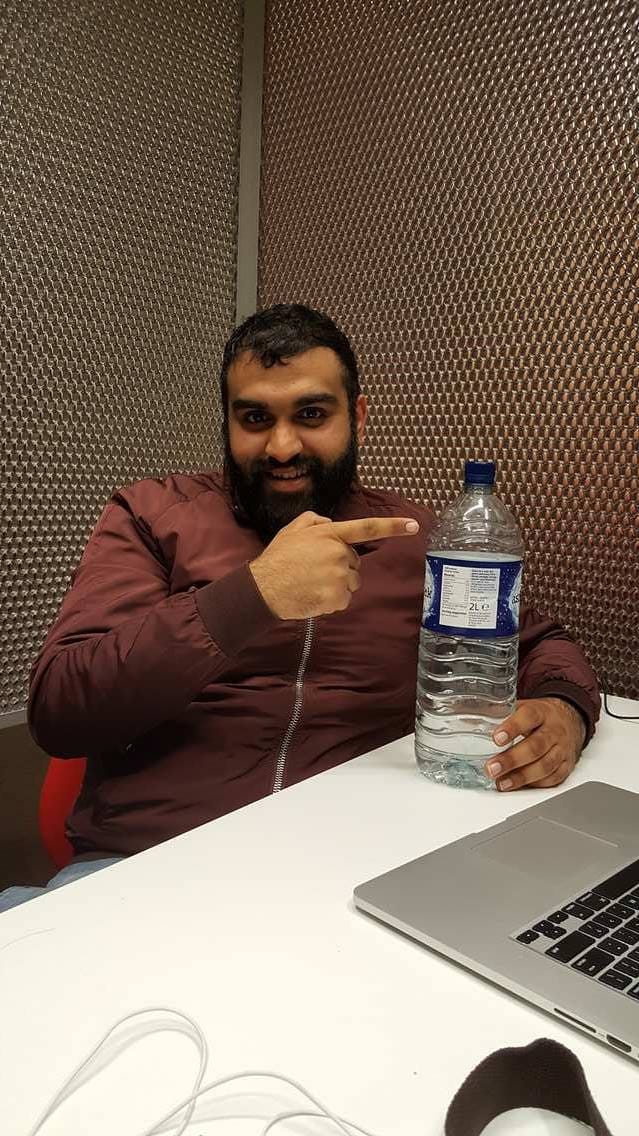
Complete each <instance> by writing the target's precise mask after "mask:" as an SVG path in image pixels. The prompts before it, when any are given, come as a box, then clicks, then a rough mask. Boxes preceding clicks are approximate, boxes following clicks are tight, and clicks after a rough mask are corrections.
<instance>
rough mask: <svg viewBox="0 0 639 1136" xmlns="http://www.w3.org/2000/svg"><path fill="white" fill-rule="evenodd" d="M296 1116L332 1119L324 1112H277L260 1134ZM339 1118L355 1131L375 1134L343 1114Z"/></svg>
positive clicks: (264, 1133) (366, 1135) (367, 1134)
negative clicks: (346, 1118)
mask: <svg viewBox="0 0 639 1136" xmlns="http://www.w3.org/2000/svg"><path fill="white" fill-rule="evenodd" d="M298 1116H315V1117H318V1118H319V1119H320V1120H331V1121H332V1117H330V1116H329V1115H328V1113H326V1112H297V1111H296V1112H279V1113H278V1114H277V1116H274V1117H273V1118H272V1119H271V1120H269V1122H268V1124H267V1125H266V1127H265V1128H263V1129H262V1131H261V1132H260V1136H266V1134H267V1132H270V1131H271V1128H275V1125H276V1124H279V1123H280V1122H281V1121H284V1120H295V1119H296V1118H297V1117H298ZM339 1120H340V1121H341V1122H342V1124H346V1125H347V1126H348V1127H349V1128H354V1129H355V1131H356V1132H361V1133H362V1134H363V1136H375V1134H374V1133H373V1132H369V1131H368V1129H367V1128H360V1126H359V1124H353V1121H352V1120H345V1119H344V1117H343V1116H340V1117H339Z"/></svg>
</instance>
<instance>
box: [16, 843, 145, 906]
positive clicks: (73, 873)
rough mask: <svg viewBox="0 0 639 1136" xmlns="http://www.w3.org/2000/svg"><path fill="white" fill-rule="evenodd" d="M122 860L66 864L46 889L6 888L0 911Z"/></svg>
mask: <svg viewBox="0 0 639 1136" xmlns="http://www.w3.org/2000/svg"><path fill="white" fill-rule="evenodd" d="M124 859H125V857H124V856H110V857H109V858H108V859H106V860H79V861H78V862H77V863H76V864H67V866H66V868H61V870H60V871H59V872H58V873H57V875H55V876H54V877H53V879H51V880H49V882H48V884H47V885H46V887H10V888H7V889H6V891H0V911H9V909H10V908H11V907H19V906H20V904H21V903H27V902H28V901H29V900H30V899H37V897H38V896H39V895H46V894H47V892H48V891H54V890H55V888H60V887H64V885H65V884H72V883H73V882H74V880H81V879H82V877H83V876H90V875H91V874H92V873H93V872H99V871H100V870H101V869H102V868H108V867H109V866H110V865H111V864H118V863H119V862H120V860H124Z"/></svg>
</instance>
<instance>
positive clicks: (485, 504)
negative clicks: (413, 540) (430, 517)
mask: <svg viewBox="0 0 639 1136" xmlns="http://www.w3.org/2000/svg"><path fill="white" fill-rule="evenodd" d="M494 483H495V463H494V462H491V461H468V462H466V466H465V485H464V490H463V493H462V494H461V496H460V497H458V499H457V500H456V501H455V502H454V503H453V504H452V505H451V506H450V507H449V508H448V509H447V510H446V512H445V513H444V515H443V517H442V518H441V520H440V521H439V524H438V525H437V526H436V528H435V529H434V531H433V533H432V536H431V538H430V541H429V548H428V555H427V557H426V576H425V583H424V614H423V618H422V629H421V633H420V644H419V668H418V678H417V717H416V722H415V753H416V757H417V765H418V767H419V769H420V771H421V772H422V773H424V774H425V776H426V777H430V778H431V779H432V780H433V781H439V782H441V783H443V784H445V785H456V786H460V787H467V788H486V789H488V788H491V789H492V788H494V782H493V781H492V780H491V778H490V777H488V776H487V775H486V773H485V771H484V764H485V762H486V761H487V760H488V758H489V757H491V756H494V755H495V754H496V753H499V752H500V747H499V746H496V745H495V743H494V742H493V741H492V739H491V735H492V733H493V731H494V730H495V727H496V726H497V725H499V724H500V723H501V722H503V721H504V719H505V718H507V717H508V715H509V714H512V712H513V710H514V709H515V705H516V695H517V662H518V654H519V596H520V592H521V575H522V558H523V551H524V549H523V543H522V539H521V535H520V532H519V528H518V526H517V522H516V521H515V518H514V517H513V515H512V513H510V512H509V510H508V509H507V508H506V506H505V505H504V504H503V502H502V501H500V500H499V498H498V497H496V496H495V494H494V493H493V485H494ZM506 748H508V747H507V746H502V747H501V749H502V750H503V749H506Z"/></svg>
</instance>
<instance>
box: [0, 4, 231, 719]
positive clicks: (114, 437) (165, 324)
mask: <svg viewBox="0 0 639 1136" xmlns="http://www.w3.org/2000/svg"><path fill="white" fill-rule="evenodd" d="M0 32H1V36H0V42H1V47H0V107H1V111H0V138H1V142H2V166H1V169H0V200H1V201H2V206H3V230H2V246H1V247H2V283H1V287H2V293H3V295H2V308H3V314H2V376H1V380H0V383H1V386H0V425H1V429H2V446H1V447H0V490H1V493H2V499H1V506H0V548H1V555H0V676H1V677H0V712H2V711H8V710H12V709H14V708H17V707H19V706H21V705H22V703H23V701H24V694H25V682H26V676H27V673H28V670H29V666H30V664H31V662H32V661H33V658H34V655H35V653H36V650H37V648H38V645H39V643H40V641H41V639H42V636H43V634H44V632H45V630H46V628H47V626H48V625H49V623H50V622H51V620H52V619H53V616H54V615H55V612H56V610H57V607H58V604H59V602H60V599H61V596H62V594H63V592H64V591H65V589H66V586H67V584H68V577H69V571H70V569H71V567H72V566H73V565H74V564H75V563H76V562H77V560H78V558H79V555H80V553H81V550H82V548H83V545H84V542H85V540H86V536H87V534H88V531H89V530H90V528H91V527H92V525H93V523H94V522H95V520H96V518H97V516H98V514H99V512H100V509H101V507H102V504H103V502H104V501H105V499H106V497H107V496H108V494H109V493H110V492H111V489H112V488H113V487H114V486H116V485H120V484H123V483H126V482H129V481H132V480H135V479H136V478H139V477H143V476H149V475H153V476H155V475H162V474H165V473H166V472H168V471H169V470H174V469H186V468H193V467H197V466H208V465H211V464H216V463H217V462H218V461H219V460H220V456H221V450H220V445H219V430H218V422H217V392H216V382H215V372H216V370H217V367H218V365H219V359H220V355H221V349H222V345H223V343H224V340H225V338H226V336H227V334H228V332H229V330H230V327H231V326H232V323H233V314H234V287H235V240H236V198H237V175H238V146H239V98H240V64H241V6H240V3H239V0H154V2H153V3H151V2H147V0H136V2H131V0H67V2H62V0H14V2H13V3H11V2H10V3H9V4H6V5H3V7H2V12H1V13H0Z"/></svg>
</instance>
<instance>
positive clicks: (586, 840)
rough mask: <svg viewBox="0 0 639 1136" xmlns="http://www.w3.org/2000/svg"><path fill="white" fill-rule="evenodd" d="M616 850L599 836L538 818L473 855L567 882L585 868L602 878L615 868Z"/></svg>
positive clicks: (487, 843) (478, 846) (488, 842)
mask: <svg viewBox="0 0 639 1136" xmlns="http://www.w3.org/2000/svg"><path fill="white" fill-rule="evenodd" d="M617 848H618V845H616V844H613V843H612V842H611V841H608V840H602V839H601V837H599V836H591V835H590V833H587V832H581V831H580V830H579V829H577V828H568V827H567V826H566V825H563V824H558V823H557V822H556V821H552V820H546V819H544V818H543V817H537V818H535V820H529V821H526V823H525V824H521V825H519V827H518V828H511V829H510V830H509V831H508V832H504V833H501V834H500V835H499V836H493V837H492V839H490V840H485V841H484V842H483V843H482V844H476V845H475V847H474V851H475V852H476V853H477V855H478V856H483V857H485V858H486V859H487V860H496V861H497V863H498V864H504V865H505V866H506V867H508V868H514V869H515V870H516V871H518V872H522V873H523V874H524V875H526V876H533V877H535V878H536V879H548V878H551V879H552V878H555V877H556V875H557V873H560V874H561V877H562V879H563V880H564V881H565V882H568V881H569V880H570V878H571V877H572V876H573V875H575V876H578V877H581V876H583V871H584V868H592V869H593V871H595V870H596V869H598V868H600V869H601V871H602V874H603V872H605V871H606V869H608V868H610V867H612V866H614V865H615V864H616V862H617V859H618V854H617Z"/></svg>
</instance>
